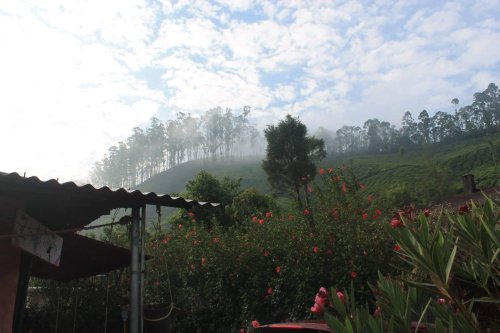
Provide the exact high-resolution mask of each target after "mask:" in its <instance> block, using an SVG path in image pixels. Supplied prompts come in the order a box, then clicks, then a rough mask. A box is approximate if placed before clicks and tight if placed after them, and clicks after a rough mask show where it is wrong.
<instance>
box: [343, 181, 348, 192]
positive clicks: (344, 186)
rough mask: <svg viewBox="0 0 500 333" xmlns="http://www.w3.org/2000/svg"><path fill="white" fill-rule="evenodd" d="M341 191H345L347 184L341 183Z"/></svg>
mask: <svg viewBox="0 0 500 333" xmlns="http://www.w3.org/2000/svg"><path fill="white" fill-rule="evenodd" d="M342 192H347V186H346V184H345V183H342Z"/></svg>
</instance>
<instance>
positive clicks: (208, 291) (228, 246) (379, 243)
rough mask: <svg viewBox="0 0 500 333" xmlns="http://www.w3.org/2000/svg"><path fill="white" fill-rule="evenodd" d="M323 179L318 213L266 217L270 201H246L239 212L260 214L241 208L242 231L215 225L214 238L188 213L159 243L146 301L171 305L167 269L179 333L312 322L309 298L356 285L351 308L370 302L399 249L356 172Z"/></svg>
mask: <svg viewBox="0 0 500 333" xmlns="http://www.w3.org/2000/svg"><path fill="white" fill-rule="evenodd" d="M320 172H321V173H322V175H321V176H320V177H318V181H317V183H316V184H314V185H311V186H312V192H311V193H310V194H311V200H312V202H313V204H312V207H313V208H311V210H310V211H309V210H308V211H307V212H305V211H288V212H285V211H283V212H281V213H280V212H278V211H275V210H271V209H270V210H260V211H259V210H257V208H258V207H266V206H267V205H268V204H269V201H268V198H267V197H264V196H261V195H258V194H257V193H255V192H254V191H247V192H242V193H240V195H238V196H236V197H235V198H234V200H233V205H234V204H235V203H237V204H238V205H241V204H244V205H248V208H249V210H246V211H245V212H252V213H251V214H250V215H246V216H245V215H243V212H244V211H243V210H245V209H246V208H242V207H237V208H238V209H243V210H242V211H240V212H239V213H238V214H241V215H238V216H241V219H242V220H241V223H240V224H238V225H237V226H236V225H235V226H233V227H229V228H221V227H220V226H219V225H217V224H215V225H214V226H213V228H212V229H211V230H208V229H207V228H204V227H203V226H202V225H200V221H199V219H198V217H197V216H196V214H193V213H192V212H185V213H184V214H183V215H182V219H183V220H182V223H179V225H177V226H175V228H173V229H172V230H171V231H170V232H169V233H167V234H164V235H162V236H161V237H160V238H158V239H156V240H155V242H152V243H151V251H152V253H160V254H162V256H158V257H155V259H154V260H153V261H151V262H150V263H149V267H148V272H149V276H155V277H157V278H155V279H150V280H149V284H148V287H147V290H148V294H149V295H151V296H152V297H157V298H155V300H156V301H159V299H158V298H160V299H169V296H168V295H169V284H168V283H167V281H166V280H165V277H166V266H165V262H167V263H168V267H169V276H170V281H171V286H172V292H173V299H174V302H175V306H176V308H178V310H174V312H173V314H172V323H173V325H174V327H173V330H174V331H176V332H197V331H209V332H217V331H221V332H227V331H237V330H239V328H241V327H246V326H248V325H249V323H250V322H251V320H253V319H258V320H259V321H260V322H261V323H267V322H277V321H282V320H299V319H304V318H308V317H310V316H311V314H310V312H309V310H308V309H309V308H310V307H311V305H312V303H313V302H312V298H311V295H313V294H314V292H315V290H317V288H318V287H319V286H321V285H329V284H333V283H335V284H337V285H339V286H340V287H342V288H346V287H348V286H349V285H351V283H352V284H353V285H354V286H355V287H356V293H355V295H354V296H353V298H355V299H357V300H359V301H362V302H370V301H371V300H372V297H371V295H370V293H369V289H368V287H367V284H366V282H367V281H371V282H373V283H374V282H375V281H376V278H377V270H378V269H381V270H382V271H384V272H385V273H387V272H389V271H391V268H390V262H391V257H392V244H391V243H389V242H387V239H386V237H385V236H384V234H385V232H384V230H383V227H382V224H381V213H380V212H377V209H375V207H372V206H371V204H370V202H369V199H368V197H367V194H365V193H364V190H363V189H361V187H362V184H360V183H359V182H358V181H357V180H356V178H355V177H354V176H353V175H352V174H351V173H350V171H349V170H348V169H346V170H345V171H344V170H341V169H336V171H333V169H332V171H331V172H329V171H328V170H326V171H325V170H322V171H320ZM344 182H345V184H346V191H343V184H344ZM362 198H363V199H362ZM340 202H342V203H345V204H338V203H340ZM337 204H338V206H337ZM252 205H253V206H254V207H255V209H252V208H251V206H252ZM267 207H271V206H267ZM334 209H335V212H337V213H335V215H332V212H333V211H334ZM365 214H366V215H365ZM310 215H314V218H315V220H316V222H317V232H316V233H315V234H311V233H310V231H309V228H308V217H309V216H310ZM374 216H376V217H374ZM178 221H180V220H178ZM163 260H165V261H163ZM332 267H335V270H332V269H331V268H332ZM353 272H355V275H353ZM214 319H215V320H214Z"/></svg>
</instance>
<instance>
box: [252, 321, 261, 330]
mask: <svg viewBox="0 0 500 333" xmlns="http://www.w3.org/2000/svg"><path fill="white" fill-rule="evenodd" d="M259 326H260V323H259V322H258V321H257V320H252V327H253V328H257V327H259Z"/></svg>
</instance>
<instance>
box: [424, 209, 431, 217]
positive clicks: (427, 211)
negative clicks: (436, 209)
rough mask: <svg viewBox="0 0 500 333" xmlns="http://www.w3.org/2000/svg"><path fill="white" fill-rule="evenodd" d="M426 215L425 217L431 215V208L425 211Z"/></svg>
mask: <svg viewBox="0 0 500 333" xmlns="http://www.w3.org/2000/svg"><path fill="white" fill-rule="evenodd" d="M424 215H425V216H429V215H431V210H430V209H429V208H426V209H424Z"/></svg>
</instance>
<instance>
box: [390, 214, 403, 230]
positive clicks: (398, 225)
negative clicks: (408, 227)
mask: <svg viewBox="0 0 500 333" xmlns="http://www.w3.org/2000/svg"><path fill="white" fill-rule="evenodd" d="M402 226H403V222H402V221H401V220H400V219H398V218H397V217H395V218H393V219H392V220H391V227H393V228H401V227H402Z"/></svg>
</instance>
